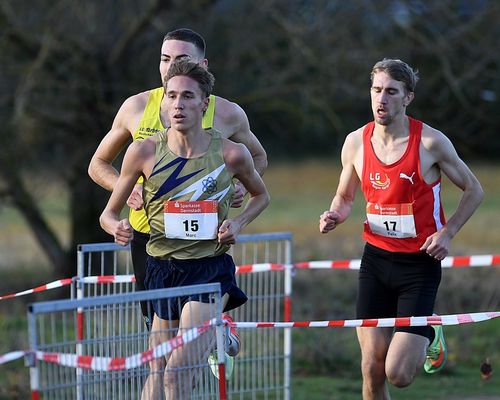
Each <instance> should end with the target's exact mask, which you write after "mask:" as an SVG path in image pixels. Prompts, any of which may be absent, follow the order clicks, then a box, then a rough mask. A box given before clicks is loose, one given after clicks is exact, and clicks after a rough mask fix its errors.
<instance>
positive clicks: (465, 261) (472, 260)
mask: <svg viewBox="0 0 500 400" xmlns="http://www.w3.org/2000/svg"><path fill="white" fill-rule="evenodd" d="M360 263H361V260H359V259H353V260H333V261H307V262H300V263H295V264H274V263H261V264H245V265H239V266H237V267H236V274H250V273H256V272H267V271H283V270H286V269H293V268H298V269H359V266H360ZM491 266H500V254H492V255H478V256H453V257H452V256H450V257H446V258H445V259H444V260H443V261H441V267H442V268H463V267H491ZM73 279H75V280H80V281H82V282H83V283H93V284H96V283H97V284H100V283H133V282H135V276H134V275H101V276H87V277H85V278H81V279H79V278H77V277H75V278H66V279H59V280H57V281H54V282H51V283H47V284H46V285H42V286H38V287H36V288H33V289H28V290H25V291H22V292H19V293H14V294H8V295H5V296H0V300H5V299H9V298H12V297H19V296H24V295H27V294H31V293H35V292H42V291H44V290H49V289H55V288H58V287H61V286H66V285H69V284H70V283H71V282H72V280H73Z"/></svg>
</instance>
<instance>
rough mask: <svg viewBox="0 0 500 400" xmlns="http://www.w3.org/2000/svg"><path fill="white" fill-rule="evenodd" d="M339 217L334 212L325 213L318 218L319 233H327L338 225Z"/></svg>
mask: <svg viewBox="0 0 500 400" xmlns="http://www.w3.org/2000/svg"><path fill="white" fill-rule="evenodd" d="M339 218H340V215H339V214H338V213H337V212H336V211H325V212H324V213H323V214H321V215H320V216H319V231H320V232H321V233H328V232H330V231H331V230H333V229H335V228H336V227H337V225H338V220H339Z"/></svg>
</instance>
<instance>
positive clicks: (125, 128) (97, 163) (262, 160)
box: [89, 29, 267, 328]
mask: <svg viewBox="0 0 500 400" xmlns="http://www.w3.org/2000/svg"><path fill="white" fill-rule="evenodd" d="M179 59H189V60H191V61H194V62H197V63H200V64H201V65H204V66H207V65H208V60H207V59H206V58H205V41H204V39H203V38H202V37H201V36H200V35H199V34H198V33H196V32H193V31H192V30H190V29H177V30H174V31H171V32H169V33H167V34H166V35H165V38H164V40H163V44H162V48H161V59H160V68H159V69H160V76H161V78H162V80H163V78H164V77H165V76H166V74H167V72H168V69H169V67H170V65H171V63H172V61H174V60H179ZM165 100H166V99H165V96H164V94H163V88H158V89H153V90H149V91H145V92H141V93H138V94H136V95H133V96H131V97H129V98H128V99H127V100H125V102H124V103H123V105H122V106H121V107H120V110H119V111H118V113H117V114H116V117H115V119H114V121H113V126H112V127H111V130H110V131H109V132H108V133H107V134H106V136H105V137H104V138H103V139H102V141H101V143H100V144H99V147H98V148H97V150H96V152H95V154H94V155H93V157H92V160H91V162H90V165H89V175H90V176H91V178H92V179H93V180H94V181H95V182H96V183H97V184H99V185H100V186H102V187H103V188H105V189H107V190H110V191H111V190H113V188H114V186H115V184H116V181H117V180H118V175H119V173H118V171H117V170H116V169H115V168H114V167H113V165H112V163H113V161H114V160H115V158H116V157H117V156H118V154H119V153H120V152H121V151H122V150H123V149H124V147H125V146H126V145H127V144H128V143H129V142H130V140H131V138H132V139H133V140H140V139H144V138H146V137H149V136H151V135H154V134H155V133H157V132H159V131H160V130H163V129H164V128H166V127H168V125H169V122H168V118H167V115H166V112H165ZM203 126H204V127H206V128H210V127H213V128H215V129H217V130H218V131H219V132H220V133H221V135H222V136H223V137H224V138H228V139H230V140H232V141H233V142H237V143H242V144H244V145H245V146H246V147H247V149H248V150H249V151H250V154H251V156H252V158H253V162H254V165H255V169H256V170H257V172H258V173H259V174H260V175H262V174H263V173H264V170H265V169H266V167H267V156H266V152H265V151H264V148H263V147H262V145H261V144H260V142H259V140H258V139H257V138H256V137H255V135H254V134H253V133H252V131H251V130H250V125H249V123H248V118H247V116H246V114H245V112H244V111H243V109H242V108H241V107H240V106H239V105H237V104H236V103H232V102H230V101H228V100H226V99H224V98H221V97H218V96H211V100H210V103H209V108H208V110H207V112H206V114H205V116H204V119H203ZM139 183H140V182H139ZM235 189H236V191H235V193H234V195H233V198H232V207H240V206H241V204H242V202H243V197H244V193H245V191H244V188H243V187H242V185H240V184H239V183H238V182H236V185H235ZM127 204H128V205H129V207H130V208H131V209H132V210H137V211H139V210H141V209H142V207H143V199H142V186H141V185H140V184H138V185H136V187H135V188H134V191H133V192H132V194H131V196H130V197H129V199H128V201H127ZM141 213H142V211H141V212H140V213H139V214H137V215H136V214H135V213H134V212H133V211H132V215H131V223H132V226H133V228H134V229H135V230H136V231H135V235H134V239H133V240H132V242H131V252H132V264H133V267H134V274H135V277H136V288H137V290H144V278H145V270H146V243H147V241H148V239H149V232H148V227H147V223H146V222H145V219H144V217H142V218H141V217H140V216H141ZM142 215H143V214H142ZM142 309H143V314H144V316H145V322H146V324H147V326H148V328H149V327H150V321H148V318H147V310H146V309H147V306H146V304H142Z"/></svg>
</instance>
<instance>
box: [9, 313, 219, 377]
mask: <svg viewBox="0 0 500 400" xmlns="http://www.w3.org/2000/svg"><path fill="white" fill-rule="evenodd" d="M216 323H217V320H216V319H212V320H210V321H207V322H206V323H205V324H204V325H202V326H200V327H196V328H192V329H189V330H187V331H186V332H184V333H183V334H182V335H180V336H176V337H174V338H172V339H170V340H168V341H166V342H163V343H160V344H159V345H158V346H155V347H154V348H152V349H149V350H147V351H144V352H142V353H138V354H134V355H132V356H129V357H115V358H112V357H95V356H79V355H76V354H68V353H47V352H43V351H36V352H35V354H36V359H37V360H39V361H45V362H50V363H54V364H58V365H62V366H65V367H71V368H83V369H89V370H92V371H121V370H124V369H132V368H137V367H140V366H142V365H144V364H146V363H148V362H149V361H151V360H154V359H157V358H160V357H163V356H166V355H167V354H169V353H171V352H172V351H174V350H175V349H178V348H179V347H182V346H184V345H185V344H187V343H189V342H192V341H193V340H195V339H197V338H199V337H200V336H201V335H202V334H203V333H204V332H206V331H207V330H208V329H210V327H211V326H214V325H216ZM30 353H32V352H30V351H13V352H10V353H7V354H5V355H2V356H0V364H5V363H7V362H10V361H14V360H17V359H19V358H22V357H24V356H25V355H27V354H30Z"/></svg>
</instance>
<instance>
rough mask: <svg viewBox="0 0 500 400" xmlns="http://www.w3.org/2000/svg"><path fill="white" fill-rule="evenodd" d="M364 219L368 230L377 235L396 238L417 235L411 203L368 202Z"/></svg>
mask: <svg viewBox="0 0 500 400" xmlns="http://www.w3.org/2000/svg"><path fill="white" fill-rule="evenodd" d="M366 219H367V222H368V225H369V226H370V230H371V231H372V232H373V233H375V234H377V235H381V236H386V237H392V238H396V239H402V238H409V237H416V236H417V232H416V230H415V219H414V218H413V206H412V204H411V203H406V204H378V203H368V204H367V205H366Z"/></svg>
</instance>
